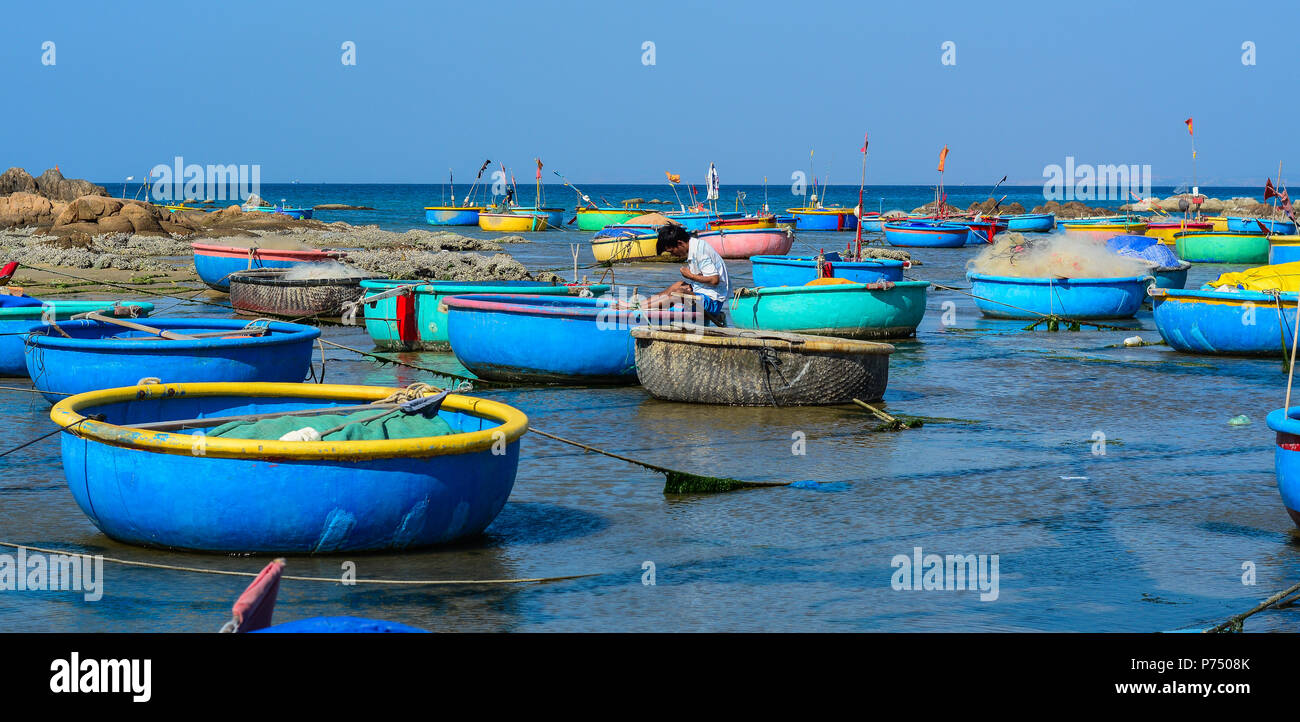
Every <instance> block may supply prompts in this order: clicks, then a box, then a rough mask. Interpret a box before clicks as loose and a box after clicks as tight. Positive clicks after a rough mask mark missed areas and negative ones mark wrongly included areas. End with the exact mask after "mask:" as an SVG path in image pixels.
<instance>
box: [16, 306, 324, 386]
mask: <svg viewBox="0 0 1300 722" xmlns="http://www.w3.org/2000/svg"><path fill="white" fill-rule="evenodd" d="M255 324H256V329H264V331H263V333H264V335H239V334H241V333H242V332H244V331H246V330H247V329H248V328H250V327H251V326H252V325H253V324H249V323H248V322H245V321H241V320H238V319H225V318H154V319H150V320H149V326H150V327H151V328H155V329H158V330H161V331H169V332H173V333H177V334H181V335H184V336H193V337H194V338H192V339H176V338H162V337H160V336H157V335H154V334H150V333H147V332H144V331H138V330H131V329H127V328H123V327H121V326H117V325H114V324H110V323H104V322H100V321H69V322H67V323H59V324H58V327H59V328H60V329H62V330H63V332H64V333H66V334H68V336H70V337H71V338H65V337H63V336H61V335H59V333H58V332H57V331H56V330H55V329H54V327H53V326H39V327H37V328H35V329H33V330H32V332H31V333H30V334H28V336H27V337H26V338H27V347H26V349H25V361H26V364H27V373H28V375H29V376H31V379H32V383H33V384H34V385H35V386H36V390H37V391H40V392H41V393H42V394H43V395H44V396H45V398H46V400H48V401H49V402H50V403H55V402H57V401H58V400H60V399H62V398H63V397H64V396H67V395H70V394H80V393H84V392H87V391H92V390H94V389H103V388H111V387H117V386H133V385H135V384H136V383H137V382H138V381H140V380H141V379H144V378H157V379H162V380H163V381H167V382H171V381H265V382H271V381H302V380H303V378H304V377H306V376H307V372H308V370H309V369H310V368H311V358H312V348H313V343H314V342H315V341H316V339H317V338H319V337H320V329H318V328H314V327H312V326H303V325H300V324H296V323H282V322H279V321H257V322H255ZM200 334H207V335H200ZM222 336H225V337H226V338H222Z"/></svg>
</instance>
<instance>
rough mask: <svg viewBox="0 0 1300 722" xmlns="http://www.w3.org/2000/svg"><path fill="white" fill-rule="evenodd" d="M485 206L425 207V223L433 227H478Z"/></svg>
mask: <svg viewBox="0 0 1300 722" xmlns="http://www.w3.org/2000/svg"><path fill="white" fill-rule="evenodd" d="M485 210H487V208H484V207H483V206H473V207H464V208H462V207H460V206H425V207H424V222H425V223H428V224H429V225H432V226H477V225H478V214H479V212H481V211H485Z"/></svg>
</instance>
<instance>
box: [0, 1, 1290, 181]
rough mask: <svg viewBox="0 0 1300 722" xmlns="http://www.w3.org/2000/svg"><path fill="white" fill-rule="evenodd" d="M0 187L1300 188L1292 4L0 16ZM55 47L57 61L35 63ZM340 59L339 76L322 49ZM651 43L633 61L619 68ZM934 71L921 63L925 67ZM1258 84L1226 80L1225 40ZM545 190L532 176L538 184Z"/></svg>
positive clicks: (468, 7) (183, 9) (217, 7)
mask: <svg viewBox="0 0 1300 722" xmlns="http://www.w3.org/2000/svg"><path fill="white" fill-rule="evenodd" d="M4 16H5V22H4V23H3V24H0V77H3V78H4V94H5V99H6V103H5V105H6V107H5V109H4V110H3V111H2V112H0V139H2V141H0V151H2V152H0V166H2V167H8V166H11V165H17V166H21V167H25V168H27V169H28V170H31V171H33V172H39V171H40V170H43V169H44V168H46V167H50V166H53V165H55V164H58V165H59V166H60V167H61V169H62V170H63V172H64V174H65V175H68V176H70V177H87V178H91V179H94V180H97V181H111V180H113V179H118V178H124V177H125V176H127V175H135V176H136V177H137V179H138V178H139V177H140V176H141V175H143V173H144V172H145V171H146V170H147V169H149V168H150V167H152V166H154V165H155V164H158V163H171V162H172V159H173V158H174V157H175V156H177V155H180V156H183V157H184V159H185V161H186V162H187V163H201V164H208V163H221V164H227V163H248V164H253V163H257V164H260V165H261V168H262V178H261V180H262V182H264V183H268V182H269V183H273V182H283V181H289V180H294V179H299V180H301V181H303V182H362V183H367V182H369V183H384V182H394V183H401V182H415V183H418V182H442V181H443V180H444V179H445V178H446V174H447V169H448V167H454V168H455V170H456V175H457V179H458V181H459V180H460V179H466V180H467V179H469V178H470V177H471V176H472V175H473V173H474V171H475V170H477V168H478V165H479V164H480V163H481V162H482V161H483V160H484V159H485V158H491V159H493V160H494V161H504V162H505V163H506V165H507V166H510V167H511V168H512V170H515V171H516V173H517V175H518V176H519V177H520V178H521V180H522V178H524V177H531V174H530V173H529V169H530V167H531V164H532V159H533V158H534V157H538V156H540V157H541V158H542V160H543V161H544V162H545V163H546V172H547V174H548V175H549V172H550V171H551V170H552V169H556V170H560V171H562V172H564V173H565V174H566V175H567V176H568V177H569V178H570V180H572V181H574V182H577V183H579V184H581V183H583V182H587V183H598V182H609V183H619V182H628V183H635V182H658V181H660V180H662V178H663V171H665V170H672V171H674V172H678V173H681V174H682V175H683V179H684V180H687V181H689V182H696V183H702V182H703V179H704V174H705V171H706V170H707V168H708V164H709V162H710V161H714V162H716V163H717V164H718V169H719V172H720V175H721V178H722V182H723V184H724V185H725V184H727V183H760V182H762V178H763V176H764V175H766V176H768V177H769V179H771V181H772V182H773V183H779V182H786V183H788V182H789V179H790V174H791V173H792V172H793V171H795V170H799V169H806V168H807V167H808V153H809V150H810V149H814V150H815V151H816V173H817V175H818V176H823V175H826V174H827V173H828V172H829V180H830V182H831V183H836V184H851V183H852V184H856V182H857V180H858V176H859V163H860V155H859V154H858V153H857V149H858V148H859V147H860V146H861V143H862V134H863V132H864V131H869V132H870V135H871V147H870V158H869V160H868V182H869V183H876V184H889V183H898V184H909V183H917V184H926V183H933V182H934V181H935V180H936V176H937V174H936V173H935V172H934V171H935V165H936V163H937V160H938V152H939V149H940V148H941V147H942V146H943V145H944V144H947V145H948V146H949V147H950V148H951V152H950V155H949V157H948V163H947V169H948V174H947V178H946V180H947V182H948V183H951V184H963V183H965V184H991V183H993V182H995V181H997V180H998V179H999V178H1001V177H1002V176H1003V175H1004V174H1005V175H1009V176H1010V180H1009V182H1010V183H1013V184H1015V183H1017V182H1019V183H1023V184H1038V183H1041V182H1042V179H1043V168H1044V166H1045V165H1047V164H1051V163H1057V164H1064V162H1065V158H1066V156H1073V157H1074V158H1075V159H1076V162H1077V163H1093V164H1112V163H1113V164H1134V163H1136V164H1150V165H1151V167H1152V173H1153V176H1154V180H1155V183H1156V184H1157V185H1163V184H1177V183H1181V182H1188V181H1190V178H1191V145H1190V142H1189V140H1190V139H1189V137H1188V134H1187V131H1186V128H1185V126H1184V125H1183V120H1184V119H1185V118H1187V117H1189V116H1191V117H1194V118H1195V130H1196V147H1197V150H1198V152H1199V159H1198V162H1199V166H1198V171H1197V172H1198V180H1199V181H1200V185H1202V186H1209V185H1255V184H1257V183H1258V184H1261V185H1262V183H1263V179H1264V177H1265V176H1266V175H1274V174H1275V173H1276V170H1277V164H1278V161H1284V162H1286V167H1285V168H1284V172H1286V171H1287V169H1290V171H1289V172H1286V175H1288V176H1289V175H1292V174H1300V154H1297V153H1296V151H1295V148H1296V143H1295V141H1294V132H1293V126H1294V124H1293V119H1294V118H1295V117H1296V114H1297V112H1298V111H1300V100H1298V99H1297V95H1296V94H1295V92H1294V89H1295V73H1296V71H1297V69H1300V43H1297V42H1296V41H1295V39H1294V32H1295V28H1296V27H1297V20H1300V9H1297V6H1295V5H1293V4H1291V3H1271V4H1266V5H1248V4H1247V5H1232V4H1228V3H1209V2H1177V3H1168V4H1161V3H1149V2H1147V3H1134V2H1105V1H1099V0H1089V1H1088V2H1083V3H1074V2H1041V1H1038V2H1016V3H1006V4H1003V5H1001V6H996V5H994V4H992V3H971V2H954V3H945V2H898V1H895V2H889V3H876V2H864V1H863V0H853V1H846V2H839V1H835V2H817V1H816V0H802V1H800V2H764V1H762V0H759V1H753V0H750V1H743V2H742V1H734V2H733V1H730V0H725V1H710V0H693V1H688V2H675V1H672V0H654V1H652V2H628V1H625V0H605V1H604V2H586V1H568V0H556V1H552V2H543V1H540V0H535V1H533V2H514V1H513V0H492V1H488V2H484V1H482V0H479V1H467V2H447V1H445V0H442V1H440V2H436V3H434V2H385V1H383V0H365V1H364V2H363V1H359V0H346V1H338V0H317V1H315V2H310V3H308V2H303V3H289V2H274V1H263V2H242V1H240V0H226V1H223V2H219V3H207V4H203V5H201V6H191V5H190V4H189V3H181V2H175V1H172V2H165V3H164V2H146V1H133V2H130V3H108V2H99V1H95V2H87V1H76V2H61V3H57V4H53V5H52V4H49V3H35V2H23V3H18V2H14V3H9V4H8V6H7V7H6V9H5V12H4ZM46 41H52V42H53V43H55V45H54V52H55V55H54V60H55V62H54V64H53V65H44V64H42V57H43V55H44V54H45V53H44V51H43V50H42V44H43V43H44V42H46ZM345 41H351V42H353V43H355V47H356V52H355V59H356V64H355V65H351V66H349V65H344V64H343V63H342V62H341V61H342V56H343V54H344V50H343V49H342V45H343V43H344V42H345ZM646 41H650V42H653V43H654V44H655V46H654V55H655V57H654V64H653V65H646V64H643V58H644V56H645V51H644V50H643V43H645V42H646ZM946 41H951V42H952V43H954V44H955V48H956V57H955V60H956V63H955V65H944V64H943V63H942V62H941V61H942V59H943V54H944V50H943V47H942V46H943V43H945V42H946ZM1247 41H1249V42H1251V43H1254V47H1255V63H1256V64H1255V65H1244V64H1243V62H1242V58H1243V55H1244V54H1245V53H1246V52H1247V51H1246V50H1243V49H1242V45H1243V43H1245V42H1247ZM549 179H550V180H557V179H556V178H555V177H554V176H549Z"/></svg>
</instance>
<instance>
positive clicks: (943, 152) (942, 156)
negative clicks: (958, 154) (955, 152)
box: [939, 145, 948, 173]
mask: <svg viewBox="0 0 1300 722" xmlns="http://www.w3.org/2000/svg"><path fill="white" fill-rule="evenodd" d="M947 160H948V146H946V145H945V146H944V147H943V150H941V151H939V172H940V173H942V172H943V164H944V162H945V161H947Z"/></svg>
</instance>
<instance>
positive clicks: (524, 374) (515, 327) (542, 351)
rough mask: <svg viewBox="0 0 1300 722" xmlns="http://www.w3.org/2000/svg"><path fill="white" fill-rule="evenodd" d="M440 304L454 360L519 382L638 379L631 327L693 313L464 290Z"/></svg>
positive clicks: (484, 373)
mask: <svg viewBox="0 0 1300 722" xmlns="http://www.w3.org/2000/svg"><path fill="white" fill-rule="evenodd" d="M442 305H444V306H446V307H447V309H448V315H447V338H448V340H449V341H450V342H451V350H452V353H454V354H456V360H457V361H459V362H460V363H461V364H462V365H464V366H465V368H467V369H469V370H470V372H471V373H473V374H474V375H475V376H478V377H480V378H485V379H491V380H495V381H510V382H518V383H545V384H634V383H636V359H635V353H634V351H633V345H632V337H631V336H630V335H628V331H629V330H630V329H631V328H632V327H633V326H637V325H643V324H649V323H654V324H656V325H658V324H660V323H662V322H664V321H673V320H680V321H685V320H690V318H691V317H690V315H689V314H685V313H681V312H674V311H644V310H637V309H627V310H625V309H619V308H617V306H616V305H615V301H614V299H612V298H608V297H607V298H569V297H557V296H530V295H505V294H500V295H482V296H479V295H467V296H452V297H451V298H446V299H444V300H443V302H442Z"/></svg>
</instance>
